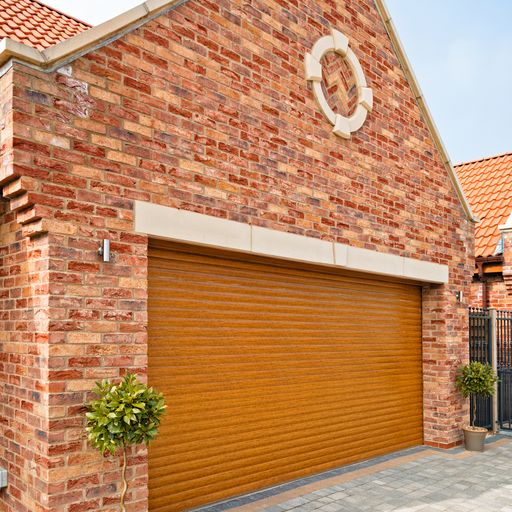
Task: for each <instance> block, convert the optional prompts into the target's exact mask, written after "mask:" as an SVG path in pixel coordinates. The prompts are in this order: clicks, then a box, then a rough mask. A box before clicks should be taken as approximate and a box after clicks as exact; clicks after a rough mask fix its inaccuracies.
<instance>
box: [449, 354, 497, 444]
mask: <svg viewBox="0 0 512 512" xmlns="http://www.w3.org/2000/svg"><path fill="white" fill-rule="evenodd" d="M496 382H498V377H497V376H496V373H495V372H494V370H493V369H492V366H491V365H490V364H488V363H487V364H482V363H479V362H477V361H472V362H471V363H469V364H467V365H465V366H462V367H461V368H459V371H458V373H457V378H456V385H457V389H458V390H459V391H460V392H461V393H462V396H463V397H464V398H468V397H472V398H473V407H472V410H471V411H470V426H467V427H463V431H464V446H465V447H466V449H467V450H471V451H478V452H483V451H484V442H485V438H486V436H487V429H486V428H483V427H475V419H476V398H477V397H482V398H487V397H491V396H493V395H494V392H495V387H494V385H495V384H496Z"/></svg>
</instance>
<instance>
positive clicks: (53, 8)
mask: <svg viewBox="0 0 512 512" xmlns="http://www.w3.org/2000/svg"><path fill="white" fill-rule="evenodd" d="M29 1H31V2H34V3H36V4H39V5H42V6H43V7H46V8H47V9H51V10H52V11H55V12H58V13H59V14H60V15H61V16H65V17H66V18H69V19H71V20H74V21H76V22H77V23H81V24H82V25H85V26H87V27H89V28H90V27H93V26H94V25H91V24H90V23H87V22H86V21H83V20H80V19H78V18H76V17H75V16H71V14H67V13H65V12H63V11H61V10H60V9H57V8H56V7H53V6H51V5H48V4H45V3H44V2H42V1H41V0H29Z"/></svg>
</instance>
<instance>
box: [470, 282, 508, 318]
mask: <svg viewBox="0 0 512 512" xmlns="http://www.w3.org/2000/svg"><path fill="white" fill-rule="evenodd" d="M482 294H483V284H482V283H481V282H480V281H476V282H474V283H472V284H471V296H470V299H469V300H468V302H469V304H470V305H471V306H473V307H475V308H481V307H483V298H482ZM487 307H490V308H496V309H510V310H512V290H507V285H506V282H505V281H504V280H503V276H502V275H501V274H499V275H496V276H488V277H487Z"/></svg>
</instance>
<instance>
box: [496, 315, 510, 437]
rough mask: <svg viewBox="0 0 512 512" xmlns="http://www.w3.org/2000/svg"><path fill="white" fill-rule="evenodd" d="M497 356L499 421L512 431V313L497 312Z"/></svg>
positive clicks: (504, 427) (501, 425)
mask: <svg viewBox="0 0 512 512" xmlns="http://www.w3.org/2000/svg"><path fill="white" fill-rule="evenodd" d="M496 356H497V369H498V378H499V384H498V421H499V422H500V428H502V429H504V430H512V311H497V312H496Z"/></svg>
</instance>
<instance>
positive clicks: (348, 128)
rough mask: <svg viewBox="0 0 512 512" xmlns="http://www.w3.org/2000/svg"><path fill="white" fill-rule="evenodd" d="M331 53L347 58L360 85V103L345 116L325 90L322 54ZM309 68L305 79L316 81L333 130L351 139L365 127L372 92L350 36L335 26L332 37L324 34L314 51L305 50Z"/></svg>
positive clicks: (318, 97)
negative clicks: (335, 107)
mask: <svg viewBox="0 0 512 512" xmlns="http://www.w3.org/2000/svg"><path fill="white" fill-rule="evenodd" d="M328 52H335V53H337V54H338V55H340V56H341V57H343V58H344V59H346V61H347V63H348V65H349V66H350V69H351V70H352V73H353V74H354V78H355V82H356V87H357V106H356V109H355V111H354V113H353V114H352V115H351V116H349V117H345V116H342V115H340V114H336V113H335V112H334V111H333V109H332V108H331V107H330V105H329V103H328V102H327V98H326V97H325V94H324V91H323V89H322V63H321V60H322V57H323V56H324V55H325V54H326V53H328ZM304 64H305V68H306V80H308V81H310V82H312V84H313V94H314V95H315V98H316V101H317V102H318V105H319V107H320V109H321V111H322V112H323V114H324V116H325V117H326V118H327V119H328V121H329V122H330V123H331V124H332V125H333V129H332V131H333V132H334V133H335V134H336V135H339V136H340V137H343V138H344V139H349V138H350V135H351V133H352V132H355V131H357V130H359V128H361V126H363V124H364V122H365V120H366V116H367V114H368V112H371V110H372V106H373V92H372V90H371V89H370V88H369V87H368V86H367V83H366V78H365V76H364V73H363V68H362V67H361V64H360V63H359V59H358V58H357V57H356V55H355V53H354V52H353V51H352V50H351V48H350V46H349V41H348V38H347V37H346V36H345V35H343V34H342V33H341V32H339V31H338V30H335V29H332V33H331V35H330V36H323V37H321V38H320V39H318V41H317V42H316V43H315V44H314V46H313V49H312V50H311V53H306V57H305V59H304Z"/></svg>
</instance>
